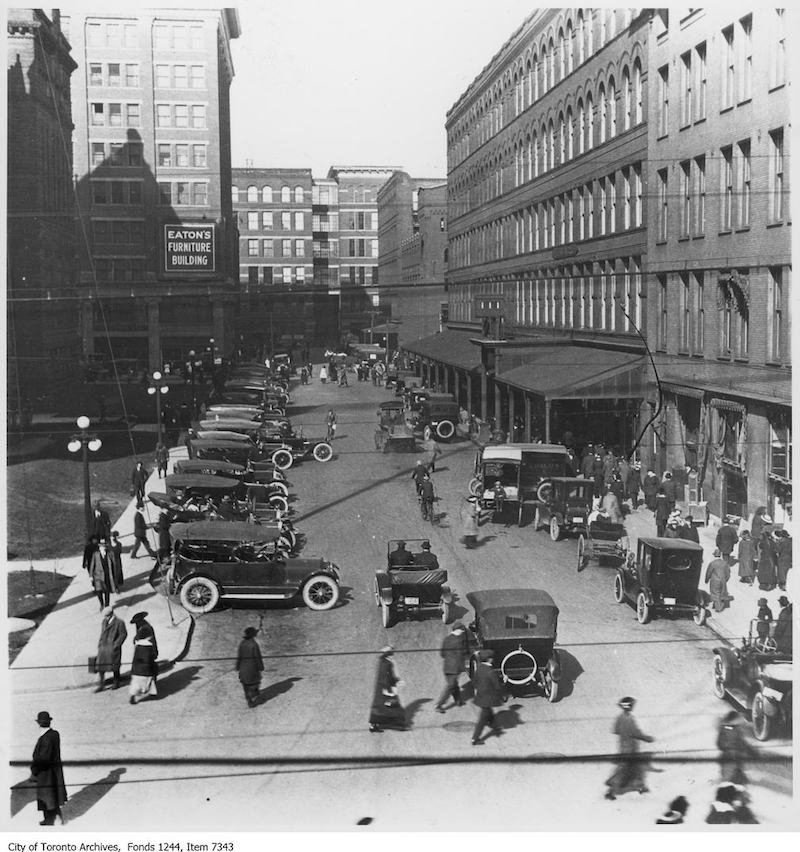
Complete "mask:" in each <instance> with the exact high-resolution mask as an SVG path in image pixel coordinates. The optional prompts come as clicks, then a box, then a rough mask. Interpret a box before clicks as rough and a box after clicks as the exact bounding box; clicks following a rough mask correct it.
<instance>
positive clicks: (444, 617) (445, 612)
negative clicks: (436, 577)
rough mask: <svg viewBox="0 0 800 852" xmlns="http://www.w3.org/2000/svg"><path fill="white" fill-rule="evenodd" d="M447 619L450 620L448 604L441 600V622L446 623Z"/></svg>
mask: <svg viewBox="0 0 800 852" xmlns="http://www.w3.org/2000/svg"><path fill="white" fill-rule="evenodd" d="M448 621H450V604H449V603H448V602H447V601H442V624H447V622H448Z"/></svg>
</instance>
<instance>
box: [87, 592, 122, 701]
mask: <svg viewBox="0 0 800 852" xmlns="http://www.w3.org/2000/svg"><path fill="white" fill-rule="evenodd" d="M102 615H103V618H102V621H101V622H100V639H99V641H98V643H97V660H96V663H95V670H96V671H97V676H98V681H97V686H96V687H95V690H94V691H95V692H102V691H103V689H104V688H105V673H106V672H111V673H112V676H113V679H114V680H113V687H112V688H113V689H119V684H120V677H119V669H120V666H121V664H122V646H123V645H124V644H125V640H126V639H127V637H128V628H127V627H126V626H125V622H124V621H123V620H122V619H121V618H117V616H116V615H115V613H114V607H113V606H110V605H109V606H107V607H106V608H105V609H104V610H103V614H102Z"/></svg>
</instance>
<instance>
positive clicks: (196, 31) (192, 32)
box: [189, 26, 205, 50]
mask: <svg viewBox="0 0 800 852" xmlns="http://www.w3.org/2000/svg"><path fill="white" fill-rule="evenodd" d="M204 47H205V44H204V43H203V28H202V27H197V26H194V27H189V48H190V50H203V48H204Z"/></svg>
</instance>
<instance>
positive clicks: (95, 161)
mask: <svg viewBox="0 0 800 852" xmlns="http://www.w3.org/2000/svg"><path fill="white" fill-rule="evenodd" d="M105 156H106V152H105V145H104V144H103V143H102V142H92V165H93V166H102V165H103V160H104V159H105Z"/></svg>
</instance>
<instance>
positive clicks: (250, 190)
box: [247, 186, 258, 203]
mask: <svg viewBox="0 0 800 852" xmlns="http://www.w3.org/2000/svg"><path fill="white" fill-rule="evenodd" d="M247 201H248V202H249V203H253V202H256V201H258V190H257V189H256V188H255V187H254V186H248V187H247Z"/></svg>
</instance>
